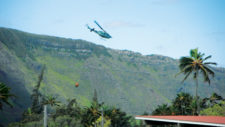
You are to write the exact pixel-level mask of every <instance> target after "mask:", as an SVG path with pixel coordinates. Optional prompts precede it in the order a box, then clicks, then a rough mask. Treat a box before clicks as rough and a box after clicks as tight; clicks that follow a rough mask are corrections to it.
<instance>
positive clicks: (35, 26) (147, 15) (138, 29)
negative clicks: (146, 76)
mask: <svg viewBox="0 0 225 127" xmlns="http://www.w3.org/2000/svg"><path fill="white" fill-rule="evenodd" d="M93 20H97V21H98V22H99V23H100V24H101V25H102V26H103V27H104V28H105V29H106V31H107V32H109V33H110V34H111V35H112V37H113V38H112V39H110V40H102V39H101V38H100V37H99V36H97V35H96V34H94V33H91V32H89V31H88V30H87V28H86V27H85V25H86V24H89V25H90V26H92V27H97V26H96V25H95V24H94V23H93ZM0 27H8V28H14V29H18V30H23V31H26V32H31V33H37V34H46V35H53V36H60V37H66V38H73V39H84V40H87V41H91V42H94V43H96V44H100V45H104V46H106V47H108V48H113V49H127V50H131V51H135V52H140V53H142V54H143V55H148V54H160V55H164V56H170V57H172V58H177V59H178V58H180V57H181V56H187V55H189V51H190V49H192V48H196V47H198V48H199V50H200V51H201V52H204V53H205V54H206V55H212V58H211V60H210V61H214V62H217V63H218V67H225V0H0Z"/></svg>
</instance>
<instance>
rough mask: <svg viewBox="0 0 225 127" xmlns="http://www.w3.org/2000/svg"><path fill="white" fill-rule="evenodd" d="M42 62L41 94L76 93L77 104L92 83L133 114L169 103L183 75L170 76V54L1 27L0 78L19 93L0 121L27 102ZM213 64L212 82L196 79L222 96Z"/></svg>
mask: <svg viewBox="0 0 225 127" xmlns="http://www.w3.org/2000/svg"><path fill="white" fill-rule="evenodd" d="M43 65H46V71H45V75H44V81H43V83H42V85H41V92H42V94H45V95H48V94H51V95H55V96H57V97H58V98H59V99H60V100H61V101H63V102H65V101H66V100H67V99H68V98H74V97H75V98H77V99H78V102H79V103H80V104H81V105H89V104H90V100H91V98H92V95H93V92H94V89H96V90H97V93H98V97H99V100H100V101H104V102H105V103H106V104H108V105H115V106H118V107H121V108H122V110H124V111H126V112H128V113H130V114H134V115H135V114H142V113H143V112H144V111H147V112H151V111H152V110H153V109H154V108H155V107H156V106H157V105H158V104H161V103H170V100H171V99H172V98H174V97H175V95H176V90H177V89H178V88H180V86H181V85H182V84H181V83H180V82H181V80H182V78H183V77H182V76H180V77H177V78H175V77H174V76H175V74H176V73H177V72H179V70H178V60H175V59H172V58H169V57H165V56H160V55H147V56H144V55H141V54H139V53H135V52H131V51H123V50H113V49H109V48H105V47H103V46H100V45H96V44H93V43H90V42H87V41H84V40H74V39H66V38H59V37H51V36H44V35H36V34H30V33H25V32H21V31H18V30H13V29H7V28H0V82H4V83H5V84H7V85H8V86H10V87H11V88H12V93H15V94H16V95H17V96H18V97H17V98H15V99H14V100H13V103H14V105H15V108H14V109H10V108H5V111H4V112H0V123H2V122H11V121H16V120H19V119H20V117H21V113H22V111H23V110H24V109H25V108H27V107H28V106H30V103H31V100H30V94H31V92H32V89H33V86H34V85H36V82H37V78H38V74H39V73H40V70H41V68H42V66H43ZM214 70H215V72H216V77H215V78H214V80H213V81H212V84H211V86H208V84H204V83H203V82H200V89H199V92H200V95H201V96H209V95H210V94H211V93H212V92H217V93H218V94H220V95H222V96H225V93H224V91H225V69H224V68H214ZM76 82H79V84H80V86H79V87H78V88H76V87H75V86H74V84H75V83H76ZM185 83H186V84H187V85H186V87H185V91H186V92H190V93H194V91H195V84H194V82H193V81H192V80H191V79H189V80H187V81H186V82H185ZM2 116H6V117H2Z"/></svg>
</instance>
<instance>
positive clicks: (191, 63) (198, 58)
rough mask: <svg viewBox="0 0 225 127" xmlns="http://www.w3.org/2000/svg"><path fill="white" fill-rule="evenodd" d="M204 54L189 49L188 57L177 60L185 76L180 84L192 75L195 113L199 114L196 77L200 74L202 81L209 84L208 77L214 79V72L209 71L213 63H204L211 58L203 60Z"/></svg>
mask: <svg viewBox="0 0 225 127" xmlns="http://www.w3.org/2000/svg"><path fill="white" fill-rule="evenodd" d="M204 55H205V54H204V53H201V52H198V49H197V48H196V49H191V51H190V56H189V57H181V58H180V60H179V62H180V63H179V68H180V72H179V73H178V74H181V73H183V74H184V75H185V77H184V79H183V81H182V82H184V81H185V80H186V79H187V78H188V77H189V76H190V75H191V74H193V79H194V80H195V82H196V90H195V96H196V102H197V103H196V104H197V113H198V114H199V104H198V76H199V74H200V73H201V74H202V75H203V77H204V81H205V82H208V83H209V84H210V75H211V76H212V77H214V72H213V70H212V69H210V67H209V65H216V63H215V62H206V60H208V59H209V58H211V57H212V56H211V55H209V56H207V57H205V58H204Z"/></svg>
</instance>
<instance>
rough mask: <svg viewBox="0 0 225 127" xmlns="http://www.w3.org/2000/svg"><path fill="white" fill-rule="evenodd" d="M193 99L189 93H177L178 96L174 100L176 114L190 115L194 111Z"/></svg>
mask: <svg viewBox="0 0 225 127" xmlns="http://www.w3.org/2000/svg"><path fill="white" fill-rule="evenodd" d="M192 100H193V98H192V96H191V95H190V94H188V93H179V94H177V97H176V98H175V100H174V101H173V102H172V104H173V108H174V109H175V111H176V115H190V114H191V113H192V111H191V108H190V107H191V103H192Z"/></svg>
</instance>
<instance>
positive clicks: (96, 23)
mask: <svg viewBox="0 0 225 127" xmlns="http://www.w3.org/2000/svg"><path fill="white" fill-rule="evenodd" d="M94 23H95V24H97V25H98V27H99V28H100V29H102V30H103V31H105V30H104V29H103V28H102V27H101V26H100V25H99V24H98V22H97V21H94ZM105 32H106V31H105ZM106 33H107V32H106Z"/></svg>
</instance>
